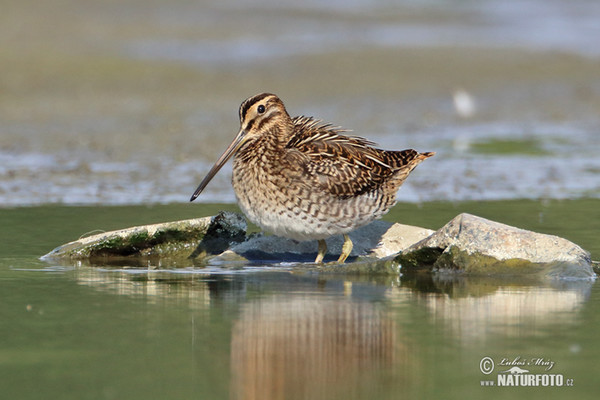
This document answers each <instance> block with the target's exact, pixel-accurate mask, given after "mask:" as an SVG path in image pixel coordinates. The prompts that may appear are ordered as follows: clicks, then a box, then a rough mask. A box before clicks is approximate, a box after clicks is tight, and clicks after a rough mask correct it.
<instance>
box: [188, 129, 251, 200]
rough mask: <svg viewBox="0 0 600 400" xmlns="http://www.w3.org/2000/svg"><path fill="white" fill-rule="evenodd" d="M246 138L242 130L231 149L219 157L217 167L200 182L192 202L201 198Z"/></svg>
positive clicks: (214, 166)
mask: <svg viewBox="0 0 600 400" xmlns="http://www.w3.org/2000/svg"><path fill="white" fill-rule="evenodd" d="M245 136H246V132H244V131H243V130H240V132H239V133H238V134H237V136H236V137H235V139H233V142H231V144H230V145H229V147H227V149H226V150H225V151H224V152H223V154H221V157H219V159H218V160H217V162H215V165H213V167H212V168H211V169H210V171H208V174H206V176H205V177H204V179H203V180H202V182H200V185H198V188H197V189H196V191H195V192H194V194H193V195H192V197H191V198H190V201H194V200H196V197H198V196H200V193H202V191H203V190H204V188H205V187H206V185H208V183H209V182H210V181H211V180H212V178H214V176H215V175H216V174H217V172H219V170H220V169H221V167H223V165H225V163H226V162H227V161H228V160H229V159H230V158H231V156H232V155H234V154H235V152H236V151H237V150H238V149H239V148H240V146H241V145H242V143H243V142H244V137H245Z"/></svg>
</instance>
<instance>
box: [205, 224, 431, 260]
mask: <svg viewBox="0 0 600 400" xmlns="http://www.w3.org/2000/svg"><path fill="white" fill-rule="evenodd" d="M433 232H434V231H432V230H430V229H425V228H420V227H416V226H410V225H402V224H392V223H389V222H385V221H374V222H372V223H370V224H368V225H366V226H363V227H362V228H359V229H357V230H355V231H353V232H351V233H350V234H349V236H350V239H352V242H353V244H354V247H353V249H352V253H350V257H351V258H353V257H367V258H376V259H381V258H385V257H388V256H390V255H394V254H397V253H398V252H400V251H402V250H404V249H406V248H407V247H409V246H410V245H412V244H414V243H416V242H418V241H419V240H422V239H424V238H426V237H428V236H429V235H431V234H432V233H433ZM326 242H327V255H326V258H325V261H335V260H337V258H338V256H339V255H340V253H341V251H342V244H343V238H342V235H336V236H332V237H331V238H329V239H327V240H326ZM316 254H317V241H316V240H312V241H306V242H297V241H294V240H291V239H285V238H282V237H278V236H266V235H255V236H253V237H251V238H250V239H249V240H247V241H245V242H242V243H239V244H236V245H234V246H232V247H231V248H230V249H229V250H227V251H225V252H224V253H223V254H221V255H220V256H218V257H217V258H215V259H213V260H215V261H216V260H219V259H220V260H229V261H231V260H236V259H238V260H244V259H246V260H257V261H270V260H273V261H275V260H276V261H297V262H298V261H303V262H312V261H313V260H314V259H315V257H316Z"/></svg>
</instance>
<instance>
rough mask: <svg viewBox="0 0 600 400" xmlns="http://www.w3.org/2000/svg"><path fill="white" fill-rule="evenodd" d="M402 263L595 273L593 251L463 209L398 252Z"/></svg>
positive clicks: (509, 271)
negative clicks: (420, 239) (433, 230)
mask: <svg viewBox="0 0 600 400" xmlns="http://www.w3.org/2000/svg"><path fill="white" fill-rule="evenodd" d="M396 260H397V261H399V262H400V263H401V264H402V266H403V267H406V268H411V267H413V268H414V267H422V266H423V265H428V266H429V267H433V268H434V269H437V270H445V269H459V270H462V271H465V272H468V273H473V274H512V273H515V274H523V273H542V274H544V275H546V276H557V277H573V278H591V277H593V276H594V273H593V270H592V266H591V259H590V254H589V253H588V252H587V251H585V250H583V249H582V248H581V247H579V246H578V245H576V244H574V243H572V242H570V241H568V240H566V239H563V238H560V237H558V236H553V235H545V234H541V233H535V232H531V231H527V230H523V229H519V228H515V227H512V226H509V225H505V224H501V223H498V222H494V221H490V220H487V219H485V218H481V217H477V216H474V215H470V214H460V215H458V216H457V217H455V218H454V219H453V220H452V221H450V222H449V223H448V224H446V225H445V226H443V227H442V228H440V229H439V230H438V231H437V232H435V233H434V234H433V235H431V236H429V237H428V238H426V239H424V240H422V241H420V242H418V243H415V244H414V245H412V246H410V247H409V248H408V249H406V251H404V252H403V253H402V254H400V255H399V256H397V257H396Z"/></svg>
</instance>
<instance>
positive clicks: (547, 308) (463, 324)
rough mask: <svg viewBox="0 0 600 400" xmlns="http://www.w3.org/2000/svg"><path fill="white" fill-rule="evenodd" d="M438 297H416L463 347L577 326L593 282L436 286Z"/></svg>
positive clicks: (465, 281)
mask: <svg viewBox="0 0 600 400" xmlns="http://www.w3.org/2000/svg"><path fill="white" fill-rule="evenodd" d="M437 283H438V286H437V287H438V288H440V289H441V290H440V292H438V293H426V294H424V295H421V296H419V302H422V303H424V304H425V306H426V307H427V309H428V310H429V312H430V313H431V316H432V318H433V319H434V321H436V322H442V323H443V324H444V325H445V326H447V327H449V328H450V330H451V332H452V336H454V337H456V339H457V340H458V341H459V342H460V343H462V344H464V345H467V346H471V345H473V344H474V343H476V342H477V343H488V342H492V341H494V340H496V339H497V338H498V337H504V338H506V337H524V336H527V337H540V336H544V335H549V334H550V335H551V334H553V333H555V332H556V329H557V328H567V327H569V326H572V325H574V324H575V322H576V318H577V315H578V314H577V313H576V311H577V310H578V309H579V308H580V307H581V306H582V305H583V303H584V302H585V301H586V299H587V297H588V295H589V292H590V289H591V286H592V284H593V282H592V281H583V280H582V281H573V282H567V281H562V282H561V281H556V282H551V283H546V284H544V285H543V286H542V285H537V286H533V285H531V286H529V285H527V284H526V283H515V282H514V281H512V282H511V281H502V280H494V279H493V278H488V279H477V278H471V279H459V278H456V279H450V281H445V280H444V279H440V280H439V281H438V282H437Z"/></svg>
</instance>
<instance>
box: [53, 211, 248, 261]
mask: <svg viewBox="0 0 600 400" xmlns="http://www.w3.org/2000/svg"><path fill="white" fill-rule="evenodd" d="M245 239H246V220H245V219H244V218H243V217H242V216H241V215H240V214H235V213H231V212H221V213H219V214H217V215H215V216H212V217H205V218H194V219H188V220H183V221H175V222H166V223H162V224H153V225H143V226H134V227H131V228H126V229H120V230H117V231H110V232H104V233H100V234H97V235H93V236H87V237H82V238H80V239H78V240H75V241H73V242H69V243H67V244H64V245H62V246H59V247H57V248H55V249H54V250H52V251H51V252H50V253H48V254H46V255H44V256H42V257H41V258H42V259H44V260H52V259H76V260H82V259H94V258H96V259H97V258H101V259H106V258H124V257H129V258H131V257H163V258H165V257H171V258H183V259H185V258H196V257H199V256H203V255H206V254H218V253H220V252H222V251H223V250H225V249H226V248H227V247H229V245H230V242H232V241H238V242H239V241H242V240H245Z"/></svg>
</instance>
